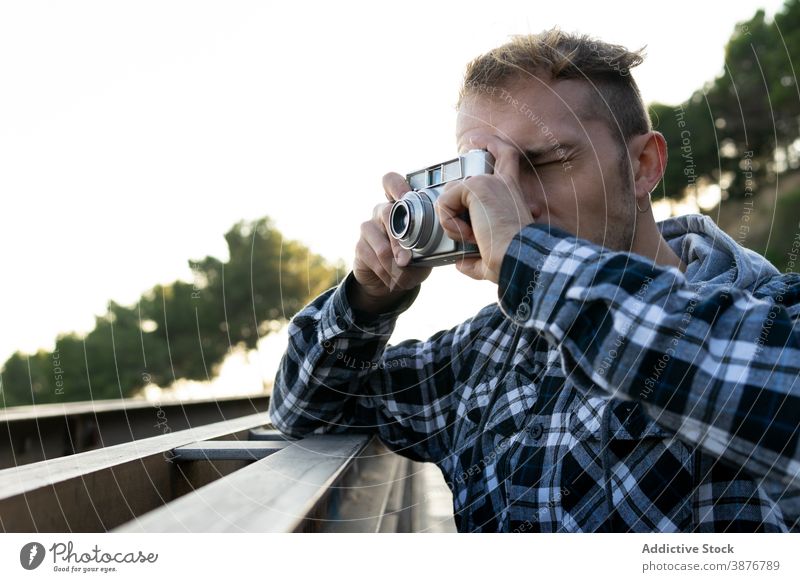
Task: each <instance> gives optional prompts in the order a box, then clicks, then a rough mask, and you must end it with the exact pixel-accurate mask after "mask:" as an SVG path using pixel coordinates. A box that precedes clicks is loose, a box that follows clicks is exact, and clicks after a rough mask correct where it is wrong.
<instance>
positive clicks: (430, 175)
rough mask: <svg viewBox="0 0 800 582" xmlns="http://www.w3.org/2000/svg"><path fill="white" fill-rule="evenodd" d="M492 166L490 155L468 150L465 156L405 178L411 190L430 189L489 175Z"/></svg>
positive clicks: (429, 167)
mask: <svg viewBox="0 0 800 582" xmlns="http://www.w3.org/2000/svg"><path fill="white" fill-rule="evenodd" d="M493 166H494V158H493V157H492V154H490V153H489V152H487V151H486V150H469V151H468V152H467V153H466V154H464V155H461V156H458V157H457V158H453V159H452V160H448V161H446V162H442V163H441V164H434V165H433V166H428V167H427V168H423V169H422V170H417V171H416V172H412V173H410V174H408V175H407V176H406V182H408V185H409V186H411V189H412V190H422V189H423V188H432V187H434V186H439V185H441V184H446V183H447V182H451V181H453V180H460V179H462V178H469V177H470V176H478V175H480V174H491V173H492V167H493Z"/></svg>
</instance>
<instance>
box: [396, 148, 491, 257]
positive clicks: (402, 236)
mask: <svg viewBox="0 0 800 582" xmlns="http://www.w3.org/2000/svg"><path fill="white" fill-rule="evenodd" d="M493 167H494V158H493V157H492V154H490V153H489V152H487V151H486V150H470V151H469V152H467V153H466V154H464V155H463V156H459V157H457V158H455V159H453V160H449V161H447V162H442V163H441V164H435V165H433V166H428V167H427V168H424V169H422V170H417V171H416V172H411V173H410V174H408V175H407V176H406V181H407V182H408V185H409V186H411V188H412V190H411V191H409V192H406V193H405V194H403V197H402V198H400V200H397V201H396V202H395V203H394V204H393V205H392V210H391V214H390V215H389V231H390V232H389V234H390V235H391V236H392V237H393V238H395V239H397V240H398V241H399V243H400V246H401V247H403V248H404V249H408V250H410V251H411V262H410V263H409V265H416V266H421V267H438V266H440V265H449V264H451V263H455V261H456V259H458V258H460V257H475V256H480V253H479V252H478V247H477V245H474V244H470V243H462V242H459V241H455V240H453V239H451V238H450V237H449V236H447V235H446V234H445V233H444V229H443V228H442V225H441V224H440V222H439V218H438V217H437V216H436V212H435V210H434V202H436V199H437V198H438V197H439V195H440V194H441V193H442V188H443V187H444V185H445V184H447V183H448V182H451V181H453V180H461V179H463V178H469V177H470V176H477V175H480V174H491V173H492V169H493ZM460 218H462V219H464V220H465V221H466V222H467V223H468V224H469V217H468V216H462V217H460Z"/></svg>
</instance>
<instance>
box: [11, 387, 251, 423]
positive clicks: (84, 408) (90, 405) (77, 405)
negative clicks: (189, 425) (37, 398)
mask: <svg viewBox="0 0 800 582" xmlns="http://www.w3.org/2000/svg"><path fill="white" fill-rule="evenodd" d="M266 397H267V395H266V394H253V395H252V396H250V397H249V398H250V399H252V400H261V399H264V398H266ZM243 398H247V397H242V396H224V397H219V398H198V399H196V400H180V399H177V398H174V397H172V398H164V399H163V400H156V401H151V400H144V399H142V398H115V399H110V400H94V401H90V402H48V403H47V404H31V405H26V406H10V407H8V408H0V423H3V422H14V421H20V420H35V419H42V418H48V417H52V416H57V417H62V416H73V415H76V414H100V413H104V412H115V411H120V410H136V409H139V408H153V407H161V408H166V407H168V406H180V407H190V406H193V405H197V404H207V403H211V404H222V403H225V402H227V401H236V400H242V399H243Z"/></svg>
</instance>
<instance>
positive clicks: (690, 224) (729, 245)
mask: <svg viewBox="0 0 800 582" xmlns="http://www.w3.org/2000/svg"><path fill="white" fill-rule="evenodd" d="M657 225H658V228H659V230H660V231H661V235H662V236H663V237H664V239H665V240H666V241H667V243H668V244H669V246H670V248H671V249H672V250H673V252H675V254H676V255H678V256H679V257H680V258H681V260H682V261H683V263H684V264H685V265H686V272H685V276H686V279H687V281H689V282H690V283H692V284H697V283H701V282H702V283H704V284H705V285H711V286H725V287H731V286H732V287H735V288H738V289H743V290H747V291H753V290H754V289H756V288H757V287H758V286H759V284H760V283H762V282H763V281H764V280H765V279H767V278H768V277H772V276H774V275H777V274H778V270H777V269H776V268H775V267H774V266H773V265H772V263H770V262H769V261H768V260H767V259H765V258H764V257H762V256H761V255H759V254H758V253H756V252H754V251H751V250H749V249H746V248H744V247H742V246H741V245H739V244H738V243H737V242H736V241H735V240H733V239H732V238H731V237H730V236H728V235H727V234H725V232H723V231H722V229H720V228H719V227H718V226H717V225H716V224H715V223H714V221H713V220H712V219H711V218H710V217H708V216H704V215H702V214H687V215H684V216H677V217H675V218H668V219H666V220H664V221H661V222H659V223H657Z"/></svg>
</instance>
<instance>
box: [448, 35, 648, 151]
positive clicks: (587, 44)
mask: <svg viewBox="0 0 800 582" xmlns="http://www.w3.org/2000/svg"><path fill="white" fill-rule="evenodd" d="M643 60H644V47H643V48H641V49H639V50H638V51H629V50H628V49H626V48H625V47H623V46H620V45H615V44H609V43H606V42H603V41H600V40H597V39H594V38H592V37H590V36H588V35H585V34H584V35H577V34H570V33H566V32H563V31H561V30H559V29H558V28H551V29H550V30H545V31H543V32H540V33H538V34H527V35H514V36H512V37H511V41H509V42H508V43H506V44H504V45H502V46H499V47H497V48H495V49H492V50H490V51H489V52H487V53H486V54H483V55H481V56H479V57H478V58H476V59H474V60H473V61H471V62H470V63H469V64H468V65H467V70H466V73H465V74H464V82H463V84H462V86H461V91H460V92H459V97H458V103H457V105H456V107H460V106H461V104H462V102H463V101H464V98H465V97H467V96H469V95H475V94H479V93H481V92H482V91H486V90H487V89H489V88H492V89H495V88H506V89H508V88H510V87H511V86H512V85H514V84H517V83H519V82H520V81H523V82H524V80H525V79H527V78H529V77H530V76H534V77H539V76H541V75H543V74H544V75H545V77H549V79H556V80H558V79H583V80H585V81H587V82H588V83H589V87H590V88H591V90H592V91H593V92H594V95H590V96H587V102H586V103H585V107H584V108H583V111H581V114H582V115H584V116H586V117H588V118H590V119H591V118H599V119H602V120H604V121H606V122H607V123H608V125H609V129H610V130H611V133H612V135H614V136H620V137H621V142H622V143H621V145H622V146H623V148H622V149H625V148H624V146H625V143H626V142H627V140H628V139H629V138H630V137H632V136H634V135H641V134H643V133H647V132H648V131H650V130H651V129H652V125H651V122H650V117H649V116H648V115H647V110H646V108H645V106H644V102H643V101H642V96H641V93H640V92H639V87H638V86H637V85H636V81H634V79H633V77H632V76H631V75H630V69H631V68H633V67H635V66H636V65H639V64H641V63H642V61H643ZM549 79H546V80H549ZM592 97H594V98H592ZM620 134H621V135H620Z"/></svg>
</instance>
